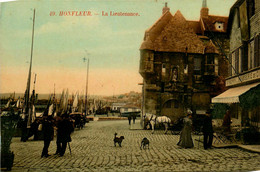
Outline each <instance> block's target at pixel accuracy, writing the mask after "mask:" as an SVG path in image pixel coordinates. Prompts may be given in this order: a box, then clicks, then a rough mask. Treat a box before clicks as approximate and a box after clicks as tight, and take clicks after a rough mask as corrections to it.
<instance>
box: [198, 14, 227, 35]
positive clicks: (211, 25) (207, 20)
mask: <svg viewBox="0 0 260 172" xmlns="http://www.w3.org/2000/svg"><path fill="white" fill-rule="evenodd" d="M201 21H202V22H203V24H204V26H205V30H204V31H213V32H226V31H227V26H228V17H223V16H214V15H208V17H202V18H201ZM216 22H222V23H224V29H223V30H217V29H216V27H215V23H216Z"/></svg>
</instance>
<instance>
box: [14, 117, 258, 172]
mask: <svg viewBox="0 0 260 172" xmlns="http://www.w3.org/2000/svg"><path fill="white" fill-rule="evenodd" d="M137 122H139V121H137ZM115 132H117V133H118V136H121V135H123V136H124V137H125V139H124V140H123V142H122V147H118V146H117V147H114V143H113V138H114V133H115ZM144 137H147V138H148V139H149V140H150V149H149V150H148V149H146V150H140V142H141V140H142V138H144ZM196 137H198V136H193V140H194V144H195V147H194V148H192V149H181V148H179V147H178V146H177V145H176V144H177V142H178V139H179V135H172V134H170V132H169V133H168V134H167V135H165V134H163V131H159V130H155V133H154V134H153V135H152V134H151V131H150V130H129V125H128V121H127V120H118V121H94V122H90V123H87V124H86V127H85V128H84V129H82V130H76V131H75V132H74V133H73V134H72V142H71V143H70V146H71V150H72V155H70V153H69V149H68V147H67V150H66V153H65V155H64V156H63V157H58V156H55V155H53V154H54V153H55V150H56V144H55V140H54V141H52V142H51V145H50V148H49V153H50V154H51V155H52V156H50V157H48V158H41V157H40V156H41V151H42V148H43V141H31V140H29V141H27V142H20V138H13V142H12V144H11V149H12V151H14V153H15V161H14V166H13V168H12V171H17V172H18V171H19V172H20V171H239V170H243V171H252V170H260V163H259V162H260V154H258V153H250V152H247V151H244V150H241V149H238V148H228V149H210V150H204V149H203V148H202V147H203V145H202V144H200V146H199V147H198V142H197V141H195V138H196Z"/></svg>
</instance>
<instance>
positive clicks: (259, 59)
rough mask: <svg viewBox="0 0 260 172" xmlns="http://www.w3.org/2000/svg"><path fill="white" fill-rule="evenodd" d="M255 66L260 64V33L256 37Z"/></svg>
mask: <svg viewBox="0 0 260 172" xmlns="http://www.w3.org/2000/svg"><path fill="white" fill-rule="evenodd" d="M253 63H254V67H258V66H260V35H258V36H256V37H255V39H254V62H253Z"/></svg>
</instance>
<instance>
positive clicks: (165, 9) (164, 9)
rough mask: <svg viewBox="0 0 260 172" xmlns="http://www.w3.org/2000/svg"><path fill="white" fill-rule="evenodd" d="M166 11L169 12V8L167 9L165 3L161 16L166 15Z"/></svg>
mask: <svg viewBox="0 0 260 172" xmlns="http://www.w3.org/2000/svg"><path fill="white" fill-rule="evenodd" d="M167 11H170V8H168V7H167V2H165V7H163V9H162V14H164V13H166V12H167Z"/></svg>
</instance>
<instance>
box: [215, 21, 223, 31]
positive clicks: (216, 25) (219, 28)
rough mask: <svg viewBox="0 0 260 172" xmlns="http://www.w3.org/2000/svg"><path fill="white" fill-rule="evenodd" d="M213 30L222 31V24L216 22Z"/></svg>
mask: <svg viewBox="0 0 260 172" xmlns="http://www.w3.org/2000/svg"><path fill="white" fill-rule="evenodd" d="M215 28H216V30H224V23H223V22H216V23H215Z"/></svg>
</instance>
